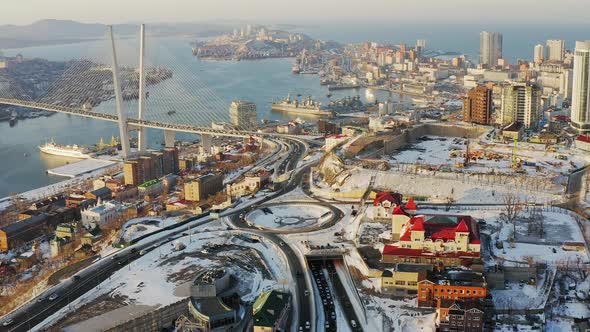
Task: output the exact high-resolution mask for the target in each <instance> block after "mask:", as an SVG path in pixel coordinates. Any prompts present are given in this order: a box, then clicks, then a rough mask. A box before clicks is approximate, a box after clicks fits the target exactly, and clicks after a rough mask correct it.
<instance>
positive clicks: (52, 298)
mask: <svg viewBox="0 0 590 332" xmlns="http://www.w3.org/2000/svg"><path fill="white" fill-rule="evenodd" d="M58 296H59V295H58V294H57V293H53V294H51V295H50V296H49V301H53V300H55V299H57V297H58Z"/></svg>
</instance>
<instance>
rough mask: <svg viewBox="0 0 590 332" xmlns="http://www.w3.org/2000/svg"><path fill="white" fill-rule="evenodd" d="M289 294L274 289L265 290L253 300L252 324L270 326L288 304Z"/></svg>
mask: <svg viewBox="0 0 590 332" xmlns="http://www.w3.org/2000/svg"><path fill="white" fill-rule="evenodd" d="M290 300H291V295H290V294H289V293H282V292H279V291H276V290H272V291H265V292H262V293H261V294H260V296H259V297H258V299H256V302H254V306H253V312H254V325H255V326H268V327H272V326H274V325H275V323H276V321H277V320H278V319H279V318H280V315H281V312H282V311H283V310H284V309H285V307H286V306H287V305H288V304H289V301H290Z"/></svg>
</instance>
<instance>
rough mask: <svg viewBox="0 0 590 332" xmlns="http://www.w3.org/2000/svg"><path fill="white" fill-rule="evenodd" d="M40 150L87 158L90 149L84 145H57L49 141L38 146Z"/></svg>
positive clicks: (64, 155) (51, 153) (47, 152)
mask: <svg viewBox="0 0 590 332" xmlns="http://www.w3.org/2000/svg"><path fill="white" fill-rule="evenodd" d="M39 150H41V152H43V153H46V154H50V155H54V156H62V157H70V158H78V159H88V158H91V156H90V155H89V154H88V153H89V152H90V151H89V150H88V149H86V148H84V147H81V146H78V145H76V144H74V145H59V144H55V142H53V141H51V142H48V143H45V144H43V145H41V146H39Z"/></svg>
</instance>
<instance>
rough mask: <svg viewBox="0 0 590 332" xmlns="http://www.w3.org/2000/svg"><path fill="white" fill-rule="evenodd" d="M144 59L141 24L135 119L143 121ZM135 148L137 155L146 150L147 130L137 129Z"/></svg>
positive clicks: (143, 40) (143, 36) (143, 29)
mask: <svg viewBox="0 0 590 332" xmlns="http://www.w3.org/2000/svg"><path fill="white" fill-rule="evenodd" d="M144 57H145V25H144V24H142V25H141V26H140V30H139V110H138V113H137V118H138V119H139V120H143V119H144V113H145V110H144V109H145V75H144V62H143V58H144ZM137 148H138V149H139V153H144V152H145V151H146V150H147V128H145V127H139V131H138V132H137Z"/></svg>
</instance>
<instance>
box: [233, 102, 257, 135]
mask: <svg viewBox="0 0 590 332" xmlns="http://www.w3.org/2000/svg"><path fill="white" fill-rule="evenodd" d="M229 118H230V121H231V123H232V124H233V125H234V126H236V127H238V129H243V130H254V129H256V128H258V117H257V114H256V104H254V103H252V102H249V101H232V103H231V104H230V106H229Z"/></svg>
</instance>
